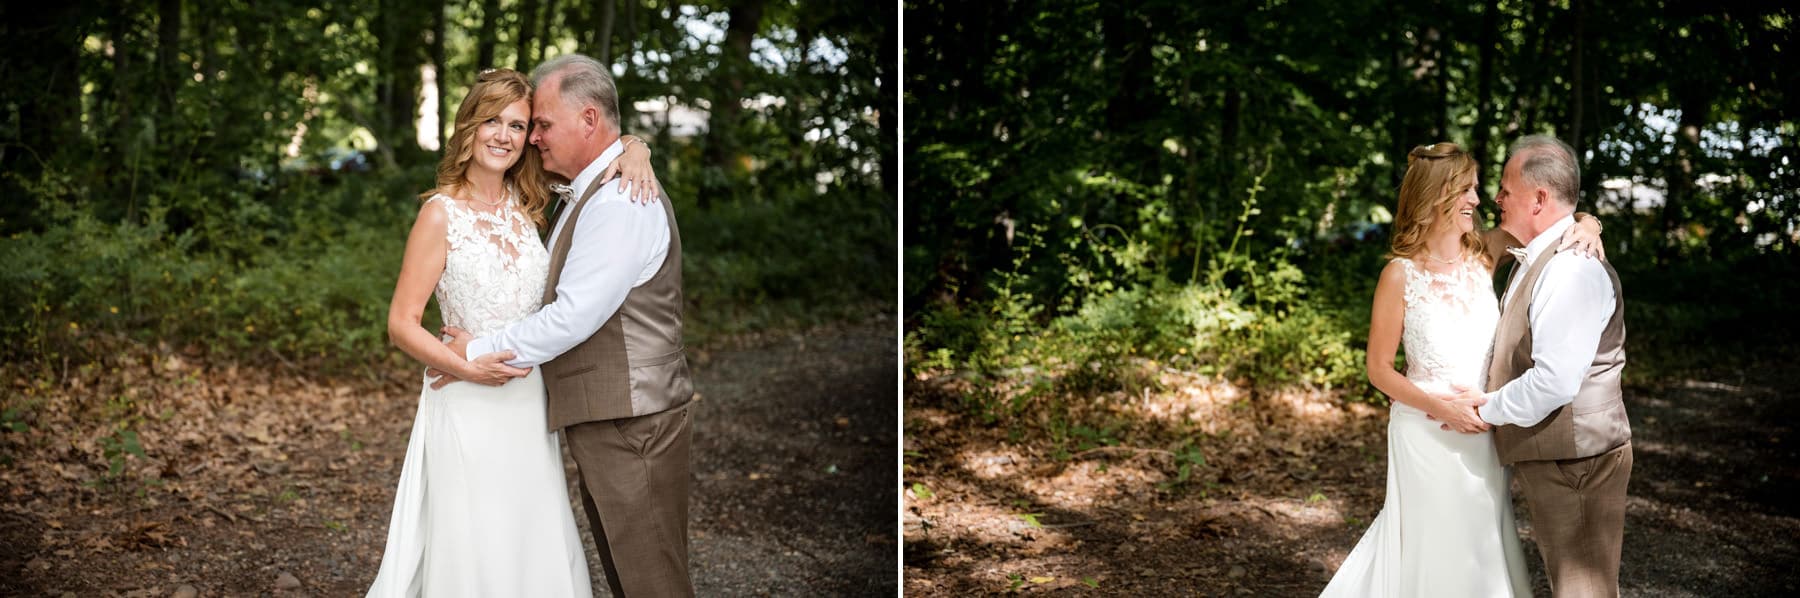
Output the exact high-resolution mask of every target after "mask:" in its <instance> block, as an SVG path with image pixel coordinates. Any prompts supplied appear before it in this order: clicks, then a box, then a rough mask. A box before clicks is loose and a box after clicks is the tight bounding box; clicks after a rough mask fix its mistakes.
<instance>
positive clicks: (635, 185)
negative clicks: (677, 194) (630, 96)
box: [600, 135, 659, 204]
mask: <svg viewBox="0 0 1800 598" xmlns="http://www.w3.org/2000/svg"><path fill="white" fill-rule="evenodd" d="M619 139H620V140H621V141H623V142H624V143H625V153H624V154H620V155H619V157H618V159H616V160H613V161H612V163H611V164H607V165H606V170H603V171H601V172H600V181H601V182H606V181H610V180H612V179H613V177H614V176H615V175H616V176H618V177H619V178H621V179H624V180H623V181H620V182H619V190H620V191H623V192H625V193H627V194H629V195H630V196H631V200H632V201H635V202H637V203H641V204H649V203H650V202H653V201H656V200H657V199H658V198H657V197H656V190H657V189H658V188H659V187H657V186H656V169H654V168H651V167H650V144H649V143H645V142H644V140H643V139H642V138H640V137H638V136H636V135H626V136H624V137H620V138H619Z"/></svg>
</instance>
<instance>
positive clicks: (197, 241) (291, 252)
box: [0, 167, 895, 371]
mask: <svg viewBox="0 0 1800 598" xmlns="http://www.w3.org/2000/svg"><path fill="white" fill-rule="evenodd" d="M427 170H428V169H426V168H425V167H420V168H418V169H415V170H414V171H411V172H405V173H400V174H390V175H385V176H384V175H367V176H361V177H351V178H347V179H345V180H343V181H338V182H335V183H333V184H323V183H321V182H319V181H316V180H313V179H311V178H307V177H294V178H293V180H290V181H287V182H286V183H285V186H284V187H283V188H282V190H281V192H280V193H278V194H277V193H274V192H273V191H272V190H270V189H260V190H257V189H256V188H254V187H243V186H228V185H223V184H221V185H220V186H219V187H217V188H215V189H213V191H218V192H219V194H218V195H217V196H213V197H179V198H175V199H174V200H170V199H166V198H165V197H164V196H153V197H152V198H151V199H150V200H149V201H147V202H146V205H145V207H144V209H143V210H142V213H141V214H140V215H139V217H138V219H136V220H132V219H122V220H114V221H107V220H105V219H103V218H102V217H99V216H96V215H95V214H94V213H93V211H92V210H87V209H82V208H79V207H77V204H75V203H73V201H74V200H73V198H76V197H79V196H80V193H81V191H80V189H79V188H78V186H76V185H74V184H73V183H72V182H71V181H70V180H69V179H68V178H67V177H59V176H57V175H55V174H51V175H47V176H46V177H45V178H44V180H45V181H48V183H46V185H59V186H60V187H59V188H60V189H62V191H61V192H52V191H51V190H45V189H40V190H39V191H40V192H41V194H40V197H62V198H68V199H57V200H44V203H43V205H42V206H41V208H40V210H39V212H40V220H41V222H42V224H41V226H39V227H37V228H36V229H35V230H34V231H30V232H19V233H15V234H13V235H12V236H11V237H10V238H7V239H4V240H0V260H4V262H3V263H6V264H8V267H7V268H5V269H4V271H0V340H4V348H3V349H0V351H3V352H5V353H6V358H7V360H8V361H13V362H21V363H31V362H37V363H51V362H60V361H61V360H62V359H64V358H71V359H74V360H76V361H77V362H81V361H85V360H87V359H91V358H93V357H96V356H98V355H101V354H104V353H105V352H107V351H111V350H113V349H115V348H116V347H114V346H113V345H114V344H116V343H120V342H124V343H135V344H149V345H156V344H157V343H159V342H167V343H168V344H169V345H170V346H171V347H172V348H181V347H183V346H188V345H192V346H195V347H197V348H199V349H202V350H204V351H208V352H211V353H212V354H214V355H218V356H227V357H230V358H234V359H250V360H277V361H287V362H290V363H296V362H301V361H304V362H305V363H311V364H318V365H321V366H323V367H326V368H329V369H333V370H338V371H357V370H367V369H370V368H380V367H386V366H387V365H388V364H390V363H395V362H398V361H400V360H403V359H404V356H403V355H401V354H400V352H399V351H397V350H393V349H392V348H391V347H390V345H389V343H388V340H387V326H386V322H387V317H386V316H387V304H388V300H389V298H390V297H391V294H392V292H393V287H394V279H395V276H396V275H397V274H398V272H399V269H400V261H401V256H402V250H403V248H404V246H405V243H406V234H407V231H408V230H409V229H410V226H411V223H412V220H413V217H414V215H415V214H416V213H417V205H418V204H417V202H416V200H414V199H413V197H414V193H415V192H416V188H417V187H418V186H420V184H421V183H420V182H419V181H421V180H428V179H429V173H428V172H427ZM247 188H248V189H252V190H253V191H255V192H252V191H246V190H245V189H247ZM194 193H197V194H198V193H202V192H201V191H195V192H194ZM208 201H211V202H213V204H208V203H207V202H208ZM169 203H179V204H182V205H191V206H192V205H209V206H210V207H208V208H207V210H209V212H208V213H207V214H208V215H207V216H206V218H205V219H203V220H202V221H200V222H194V221H190V220H188V217H187V216H176V215H172V212H171V210H170V209H168V208H167V207H166V206H167V205H168V204H169ZM215 204H216V205H215ZM677 210H678V211H680V212H681V213H682V214H681V216H682V218H681V220H680V222H681V225H682V227H683V230H682V233H683V241H684V242H685V249H686V250H687V251H686V262H685V267H686V285H687V298H688V300H689V311H688V323H689V332H690V335H691V336H694V337H697V338H700V339H704V338H707V337H709V336H711V335H716V334H723V333H734V332H743V331H754V330H760V329H765V328H768V327H772V326H784V325H795V324H803V323H813V322H823V321H831V320H834V319H839V318H844V317H849V316H860V315H866V314H867V312H869V311H875V310H878V309H880V307H879V306H882V305H888V306H891V305H892V303H891V301H892V297H893V293H894V279H893V276H892V275H891V272H893V271H894V268H895V265H894V239H893V233H892V231H893V224H894V223H893V205H892V203H891V202H890V201H885V200H884V199H882V198H881V197H879V196H876V195H872V194H871V195H863V196H856V197H853V198H838V197H832V198H823V197H820V198H811V197H802V198H787V199H777V200H769V201H759V202H750V201H747V202H737V203H721V204H715V205H714V206H713V207H712V208H711V209H707V210H701V209H698V208H694V207H692V206H684V205H678V206H677ZM433 309H435V308H433ZM436 320H437V318H436V315H435V313H434V312H428V313H427V314H426V321H427V322H428V326H429V325H430V324H429V323H430V322H434V321H436Z"/></svg>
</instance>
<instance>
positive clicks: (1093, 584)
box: [1081, 577, 1100, 590]
mask: <svg viewBox="0 0 1800 598" xmlns="http://www.w3.org/2000/svg"><path fill="white" fill-rule="evenodd" d="M1081 585H1084V586H1087V587H1090V588H1094V589H1096V590H1097V589H1100V580H1098V579H1094V578H1092V577H1083V578H1081Z"/></svg>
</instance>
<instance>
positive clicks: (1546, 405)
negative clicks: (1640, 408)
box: [1443, 135, 1631, 597]
mask: <svg viewBox="0 0 1800 598" xmlns="http://www.w3.org/2000/svg"><path fill="white" fill-rule="evenodd" d="M1508 153H1509V154H1510V157H1509V158H1507V161H1506V170H1505V172H1504V175H1503V176H1502V178H1501V180H1500V192H1499V193H1498V194H1497V195H1496V196H1495V197H1494V202H1495V203H1496V204H1498V205H1499V208H1500V228H1501V229H1502V230H1505V231H1506V232H1509V233H1512V235H1513V236H1514V237H1517V238H1518V239H1519V241H1520V242H1522V243H1525V248H1524V250H1523V251H1520V250H1518V249H1510V250H1509V251H1512V252H1513V255H1514V256H1516V257H1518V258H1519V263H1518V264H1517V265H1515V266H1514V267H1513V270H1512V275H1511V277H1510V278H1509V280H1508V281H1507V286H1506V292H1505V295H1504V296H1503V298H1502V299H1501V303H1500V305H1501V308H1500V323H1499V326H1498V327H1497V328H1496V329H1495V331H1494V344H1493V352H1492V354H1491V357H1490V358H1489V362H1488V377H1487V385H1488V387H1487V389H1486V390H1487V392H1486V393H1476V392H1474V391H1472V390H1469V391H1464V392H1463V393H1462V394H1461V395H1458V396H1455V397H1443V398H1446V399H1455V400H1461V401H1463V402H1464V403H1465V404H1480V405H1481V406H1480V407H1479V409H1478V413H1479V414H1480V416H1481V419H1482V420H1484V421H1486V422H1487V423H1489V424H1492V425H1493V426H1494V446H1495V448H1496V449H1497V451H1498V453H1499V456H1500V461H1501V462H1502V463H1505V464H1507V465H1511V466H1513V472H1514V473H1515V474H1516V475H1517V476H1518V478H1519V485H1520V487H1521V489H1522V490H1523V491H1524V494H1525V500H1526V502H1527V503H1529V504H1530V505H1531V518H1532V528H1533V530H1535V532H1536V534H1537V536H1538V548H1539V549H1540V550H1541V551H1542V552H1543V555H1544V567H1545V569H1546V570H1547V573H1548V574H1549V577H1550V590H1551V592H1552V593H1554V594H1555V595H1557V596H1558V597H1563V596H1618V595H1619V552H1620V549H1621V546H1622V544H1623V543H1624V534H1625V485H1626V482H1627V481H1628V480H1630V478H1631V424H1630V422H1629V421H1627V420H1626V417H1625V403H1624V401H1623V400H1622V395H1621V394H1620V386H1619V376H1620V373H1621V371H1622V370H1624V368H1625V302H1624V298H1623V296H1622V295H1621V294H1620V290H1619V275H1618V273H1617V272H1615V271H1613V268H1612V266H1611V265H1609V264H1607V263H1606V262H1604V261H1600V260H1595V259H1591V258H1588V257H1585V256H1583V255H1580V254H1576V253H1573V252H1561V251H1559V250H1558V249H1557V247H1556V245H1557V243H1556V241H1557V239H1559V238H1561V237H1562V234H1563V231H1564V230H1566V229H1567V228H1568V227H1569V226H1571V225H1573V224H1574V218H1573V217H1572V216H1571V214H1572V213H1573V212H1574V211H1575V200H1576V197H1577V195H1578V193H1579V191H1580V189H1581V169H1580V167H1579V166H1578V165H1577V164H1576V162H1575V152H1574V150H1573V149H1571V148H1570V147H1569V146H1568V144H1565V143H1563V142H1562V141H1560V140H1557V139H1556V138H1554V137H1549V136H1544V135H1530V136H1526V137H1524V138H1521V139H1519V140H1518V141H1517V142H1514V143H1513V145H1512V148H1511V149H1510V150H1509V151H1508ZM1483 400H1485V403H1483V402H1482V401H1483Z"/></svg>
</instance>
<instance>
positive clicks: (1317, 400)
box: [902, 368, 1800, 596]
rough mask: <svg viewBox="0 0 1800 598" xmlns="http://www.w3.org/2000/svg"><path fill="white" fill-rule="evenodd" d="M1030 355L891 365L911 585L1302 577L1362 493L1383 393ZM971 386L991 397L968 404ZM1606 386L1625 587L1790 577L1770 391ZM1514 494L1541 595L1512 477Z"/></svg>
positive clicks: (1203, 585)
mask: <svg viewBox="0 0 1800 598" xmlns="http://www.w3.org/2000/svg"><path fill="white" fill-rule="evenodd" d="M1034 375H1036V376H1040V381H1039V382H1037V383H1033V384H1027V383H1017V384H1011V385H993V386H987V387H981V386H978V385H977V378H974V377H967V376H931V375H927V376H923V377H915V378H912V379H909V380H908V381H907V383H906V397H905V407H906V411H905V416H904V425H905V443H906V450H907V456H906V459H905V461H906V468H905V472H904V474H903V476H904V479H905V482H906V485H907V486H908V490H907V491H906V495H905V498H904V499H903V503H904V507H903V513H902V519H903V522H902V523H903V528H904V536H905V543H906V545H905V548H904V554H905V575H906V579H905V581H904V583H905V586H904V588H905V590H906V592H907V594H908V595H909V596H913V595H918V596H963V595H971V594H990V593H1001V592H1008V591H1018V592H1026V593H1030V592H1039V591H1061V592H1074V593H1078V594H1091V595H1133V596H1167V595H1180V596H1188V595H1204V596H1239V595H1257V596H1262V595H1280V596H1286V595H1295V596H1304V595H1316V594H1317V593H1318V591H1319V590H1320V589H1322V588H1323V587H1324V585H1325V583H1326V582H1327V581H1329V579H1330V578H1331V574H1332V573H1333V572H1335V571H1336V569H1337V568H1338V566H1340V565H1341V564H1342V562H1343V560H1344V558H1345V557H1346V556H1347V555H1348V554H1349V552H1350V550H1351V549H1352V548H1353V547H1354V546H1355V544H1356V542H1357V540H1358V539H1359V538H1360V537H1361V535H1362V533H1363V531H1364V530H1366V529H1367V527H1368V525H1369V524H1370V523H1371V522H1372V521H1373V520H1374V518H1375V517H1376V515H1377V514H1378V513H1379V512H1380V509H1381V505H1382V500H1383V497H1384V494H1385V492H1386V486H1385V475H1386V458H1387V445H1386V424H1387V407H1386V406H1385V405H1370V404H1365V403H1346V402H1345V401H1343V400H1342V399H1341V398H1340V397H1339V396H1338V395H1337V394H1335V393H1328V392H1321V391H1317V390H1308V389H1303V388H1295V389H1286V390H1266V389H1254V390H1253V389H1250V388H1247V387H1243V386H1240V385H1238V384H1236V382H1243V381H1231V380H1223V379H1219V378H1217V377H1214V376H1206V375H1200V374H1195V373H1189V372H1180V371H1174V370H1171V369H1169V368H1157V369H1156V370H1155V371H1154V375H1155V378H1150V377H1147V376H1146V377H1144V378H1140V380H1143V381H1145V382H1152V381H1153V382H1154V384H1146V385H1140V386H1136V387H1132V388H1124V389H1112V390H1105V391H1100V392H1093V393H1089V394H1085V395H1080V396H1058V395H1055V394H1052V393H1050V392H1049V391H1048V390H1047V389H1048V388H1054V385H1050V386H1046V385H1045V384H1044V383H1043V381H1042V380H1045V379H1050V380H1054V378H1052V377H1051V376H1054V373H1044V372H1036V373H1034ZM1740 378H1741V377H1740ZM1722 379H1725V380H1733V378H1732V377H1729V376H1727V377H1724V378H1722ZM1001 389H1004V390H1001ZM982 392H989V393H993V394H991V395H987V397H988V398H990V399H992V400H993V401H994V403H993V404H998V405H1006V406H1009V407H1007V408H1008V409H1011V411H1007V410H1005V409H1002V410H999V411H993V412H983V411H981V410H979V409H974V408H973V407H975V406H977V405H980V404H981V403H980V398H981V397H983V395H982V394H981V393H982ZM1020 397H1024V398H1023V399H1021V398H1020ZM1626 403H1627V406H1628V410H1629V411H1630V414H1631V417H1632V426H1633V432H1634V438H1633V443H1634V448H1635V451H1636V464H1635V465H1634V468H1633V475H1632V480H1631V487H1630V502H1629V510H1628V514H1627V524H1626V548H1625V556H1624V570H1623V572H1622V575H1621V585H1622V588H1623V589H1624V591H1625V594H1626V595H1628V596H1642V595H1651V596H1701V595H1794V594H1795V592H1800V587H1796V586H1800V580H1797V579H1796V577H1795V574H1794V572H1795V571H1800V546H1796V544H1795V543H1794V542H1793V541H1792V538H1795V537H1800V503H1795V502H1794V501H1793V500H1792V496H1793V495H1794V494H1795V492H1796V490H1800V466H1797V465H1795V463H1800V461H1796V460H1794V459H1793V458H1792V457H1793V454H1794V453H1793V450H1792V449H1791V448H1787V447H1788V445H1790V444H1792V440H1791V439H1790V437H1791V436H1792V424H1791V421H1792V420H1793V416H1794V415H1795V413H1794V410H1795V407H1792V406H1789V405H1788V404H1787V402H1786V401H1785V400H1784V399H1783V394H1782V392H1779V391H1777V390H1775V389H1773V388H1769V387H1766V386H1765V387H1757V386H1756V385H1754V384H1745V383H1742V382H1741V381H1739V382H1737V383H1733V384H1726V383H1710V382H1696V381H1683V382H1677V383H1673V384H1670V385H1668V386H1666V387H1629V388H1628V389H1627V393H1626ZM918 490H923V492H918ZM1515 512H1516V514H1517V516H1518V521H1519V524H1520V533H1521V539H1522V540H1523V541H1524V543H1525V546H1524V548H1525V551H1526V557H1527V560H1528V561H1529V563H1530V566H1529V569H1530V571H1531V573H1532V576H1533V580H1534V585H1535V586H1536V590H1537V592H1538V595H1548V586H1547V582H1546V581H1545V580H1544V578H1543V574H1542V571H1541V569H1542V567H1541V561H1540V560H1539V559H1540V557H1539V556H1538V554H1537V551H1536V546H1535V544H1534V542H1535V540H1534V538H1535V536H1534V534H1533V531H1532V529H1531V522H1530V510H1529V508H1528V507H1527V506H1526V505H1525V503H1524V501H1523V499H1519V498H1516V497H1515ZM1784 580H1785V581H1784Z"/></svg>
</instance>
